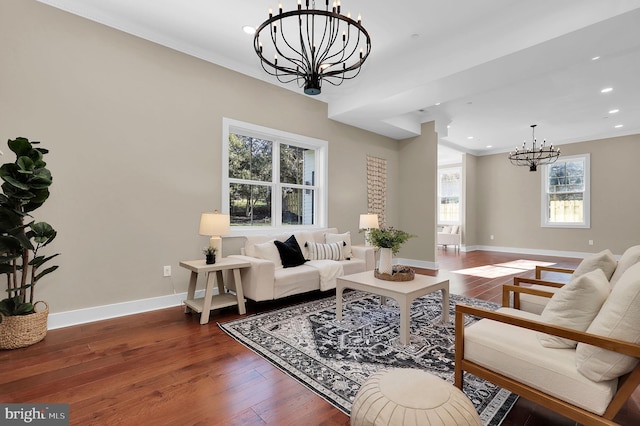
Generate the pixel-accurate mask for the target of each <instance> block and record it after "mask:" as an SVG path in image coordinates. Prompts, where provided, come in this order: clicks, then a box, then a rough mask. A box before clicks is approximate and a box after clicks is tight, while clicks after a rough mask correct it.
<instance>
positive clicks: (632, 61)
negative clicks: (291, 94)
mask: <svg viewBox="0 0 640 426" xmlns="http://www.w3.org/2000/svg"><path fill="white" fill-rule="evenodd" d="M40 1H41V2H42V3H46V4H49V5H52V6H55V7H58V8H60V9H63V10H66V11H69V12H71V13H74V14H77V15H80V16H83V17H85V18H88V19H91V20H94V21H97V22H100V23H102V24H105V25H108V26H111V27H114V28H117V29H119V30H122V31H125V32H127V33H131V34H134V35H136V36H139V37H142V38H145V39H148V40H151V41H154V42H156V43H158V44H161V45H164V46H167V47H170V48H173V49H176V50H179V51H182V52H184V53H187V54H190V55H193V56H196V57H198V58H201V59H204V60H207V61H210V62H213V63H216V64H219V65H221V66H224V67H227V68H230V69H232V70H235V71H238V72H240V73H243V74H246V75H249V76H252V77H255V78H258V79H261V80H264V81H267V82H269V83H272V84H278V85H280V84H279V83H277V81H275V78H274V77H272V76H270V75H267V74H266V73H265V72H264V71H263V70H262V68H261V66H260V64H259V61H258V59H257V56H256V54H255V52H254V51H253V37H252V36H250V35H247V34H245V33H244V32H243V31H242V27H243V26H244V25H251V26H254V27H256V26H258V25H259V24H260V23H262V22H263V21H264V20H265V19H266V18H267V11H268V9H269V7H272V8H273V9H274V10H275V9H276V8H277V4H276V3H277V2H276V0H254V1H248V0H230V1H224V2H223V1H215V0H163V1H158V0H40ZM282 3H283V8H284V10H289V9H293V8H294V7H295V6H296V4H297V2H296V1H295V0H283V1H282ZM320 7H324V2H322V1H321V0H320V1H318V8H320ZM342 11H343V13H346V12H347V11H350V12H351V14H352V15H354V16H355V15H357V14H361V15H362V23H363V25H364V26H365V28H366V29H367V30H368V31H369V34H370V35H371V40H372V50H371V55H370V57H369V59H368V60H367V62H366V63H365V65H364V67H363V70H362V72H361V73H360V75H359V76H358V77H357V78H356V79H354V80H350V81H347V82H345V83H344V84H343V85H342V86H339V87H333V86H331V85H324V86H323V88H322V94H321V95H319V96H317V97H316V98H317V99H318V100H321V101H323V102H326V103H327V104H328V110H329V118H331V119H333V120H337V121H340V122H344V123H347V124H350V125H353V126H356V127H360V128H363V129H367V130H370V131H372V132H376V133H379V134H382V135H386V136H389V137H391V138H394V139H404V138H408V137H412V136H415V135H417V134H419V133H420V124H421V123H423V122H427V121H432V120H435V122H436V130H437V131H438V134H439V139H440V143H441V146H442V147H443V148H444V147H448V148H453V149H456V150H460V151H463V152H469V153H472V154H475V155H484V154H492V153H497V152H506V151H509V150H511V149H513V148H514V147H515V146H516V145H522V142H523V141H525V140H526V141H527V144H529V143H530V141H531V129H530V127H529V126H530V125H531V124H537V125H538V127H537V128H536V137H537V138H539V139H547V141H548V142H551V143H553V144H554V145H561V144H565V143H571V142H579V141H584V140H593V139H601V138H608V137H613V136H620V135H629V134H637V133H640V1H638V0H607V1H602V0H562V1H558V0H536V1H517V0H482V1H478V0H448V1H442V0H440V1H436V0H405V1H396V2H388V1H366V0H343V1H342ZM596 56H599V57H600V59H598V60H592V58H594V57H596ZM281 86H282V87H285V88H287V89H289V90H293V91H295V92H298V93H300V94H301V96H306V95H304V94H302V89H300V88H298V87H297V86H296V85H295V83H290V84H288V85H281ZM605 87H612V88H613V91H611V92H610V93H607V94H602V93H600V91H601V89H603V88H605ZM436 104H439V105H436ZM612 109H619V112H618V113H616V114H610V113H609V111H610V110H612ZM619 124H622V125H623V126H622V127H620V128H615V126H616V125H619ZM470 137H473V138H472V139H471V138H470ZM489 146H491V147H490V148H489ZM442 151H443V153H444V151H445V150H444V149H443V150H442Z"/></svg>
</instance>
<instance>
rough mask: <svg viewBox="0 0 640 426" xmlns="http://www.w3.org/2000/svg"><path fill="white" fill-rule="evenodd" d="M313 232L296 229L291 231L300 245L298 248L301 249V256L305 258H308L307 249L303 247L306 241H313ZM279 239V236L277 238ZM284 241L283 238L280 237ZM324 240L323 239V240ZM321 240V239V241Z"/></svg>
mask: <svg viewBox="0 0 640 426" xmlns="http://www.w3.org/2000/svg"><path fill="white" fill-rule="evenodd" d="M313 234H314V233H313V232H311V231H296V232H294V233H293V236H294V237H296V241H298V245H299V246H300V250H301V251H302V257H304V258H305V259H308V258H309V251H308V250H307V248H306V247H305V244H304V243H306V242H307V241H310V240H311V241H313V239H314V235H313ZM279 239H280V238H279ZM281 240H283V241H284V239H281ZM323 241H324V240H323ZM321 242H322V241H321Z"/></svg>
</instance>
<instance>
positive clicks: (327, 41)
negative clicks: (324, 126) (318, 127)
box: [253, 0, 371, 95]
mask: <svg viewBox="0 0 640 426" xmlns="http://www.w3.org/2000/svg"><path fill="white" fill-rule="evenodd" d="M267 33H268V34H267ZM263 42H264V44H263ZM253 47H254V49H255V51H256V53H257V54H258V57H259V58H260V63H261V65H262V68H263V69H264V70H265V71H266V72H267V73H268V74H270V75H273V76H275V77H276V78H277V79H278V81H280V82H281V83H290V82H292V81H296V82H297V83H298V86H300V87H303V88H304V93H306V94H307V95H318V94H320V91H321V88H322V82H323V81H326V82H328V83H330V84H333V85H334V86H339V85H340V84H342V82H343V81H344V80H350V79H352V78H354V77H356V76H357V75H358V74H359V73H360V70H361V67H362V64H364V61H365V60H366V59H367V57H368V56H369V52H371V38H370V37H369V33H368V32H367V30H365V29H364V27H363V26H362V19H361V17H360V16H358V19H357V20H354V19H352V18H351V15H350V14H347V15H343V14H342V13H341V11H340V1H339V0H336V1H333V6H332V7H329V0H325V10H320V9H316V5H315V1H311V7H309V0H306V1H305V7H304V8H303V6H302V3H301V0H298V8H297V9H296V10H292V11H290V12H283V11H282V4H279V5H278V13H277V14H275V15H274V14H273V13H272V11H271V9H269V19H267V20H266V21H264V22H263V23H262V24H261V25H260V26H259V27H258V28H257V29H256V32H255V37H254V39H253Z"/></svg>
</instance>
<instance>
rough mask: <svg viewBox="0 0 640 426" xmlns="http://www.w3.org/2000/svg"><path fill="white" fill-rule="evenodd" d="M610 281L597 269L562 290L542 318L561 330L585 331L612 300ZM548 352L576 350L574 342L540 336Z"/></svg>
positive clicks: (556, 337)
mask: <svg viewBox="0 0 640 426" xmlns="http://www.w3.org/2000/svg"><path fill="white" fill-rule="evenodd" d="M609 289H610V287H609V281H607V277H606V276H605V274H604V272H602V269H595V270H593V271H591V272H587V273H586V274H584V275H581V276H579V277H577V278H576V279H573V280H571V281H570V282H569V284H566V285H564V286H562V287H561V288H560V289H559V290H558V291H557V292H556V293H555V294H554V295H553V297H552V298H551V299H550V300H549V302H548V303H547V306H546V307H545V308H544V310H543V311H542V314H541V315H540V318H541V319H542V320H543V321H544V322H548V323H550V324H553V325H557V326H560V327H567V328H572V329H574V330H579V331H585V330H586V329H587V328H589V325H591V322H592V321H593V319H594V318H595V317H596V315H598V312H599V311H600V308H601V307H602V304H603V303H604V301H605V300H606V299H607V296H609V292H610V290H609ZM538 341H539V342H540V344H541V345H542V346H544V347H546V348H575V347H576V345H577V343H578V342H576V341H575V340H569V339H564V338H562V337H558V336H551V335H549V334H545V333H538Z"/></svg>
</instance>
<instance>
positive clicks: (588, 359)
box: [576, 263, 640, 382]
mask: <svg viewBox="0 0 640 426" xmlns="http://www.w3.org/2000/svg"><path fill="white" fill-rule="evenodd" d="M638 324H640V263H637V264H635V265H634V266H632V267H630V268H629V269H627V271H626V272H625V273H624V275H622V277H620V280H619V281H618V283H617V284H616V286H615V287H614V288H613V289H612V291H611V294H610V295H609V297H608V298H607V300H606V302H604V304H603V305H602V309H600V312H599V313H598V315H597V316H596V317H595V318H594V320H593V322H592V323H591V325H590V326H589V328H588V329H587V333H590V334H597V335H600V336H605V337H610V338H614V339H619V340H624V341H627V342H632V343H640V327H638ZM576 361H577V366H578V371H580V373H582V374H583V375H584V376H585V377H588V378H589V379H591V380H594V381H598V382H601V381H606V380H611V379H612V378H615V377H619V376H621V375H623V374H626V373H628V372H630V371H631V370H633V368H634V367H635V366H636V365H637V364H638V359H637V358H634V357H631V356H628V355H622V354H619V353H616V352H612V351H609V350H606V349H602V348H597V347H595V346H591V345H587V344H585V343H578V346H577V348H576Z"/></svg>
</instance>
